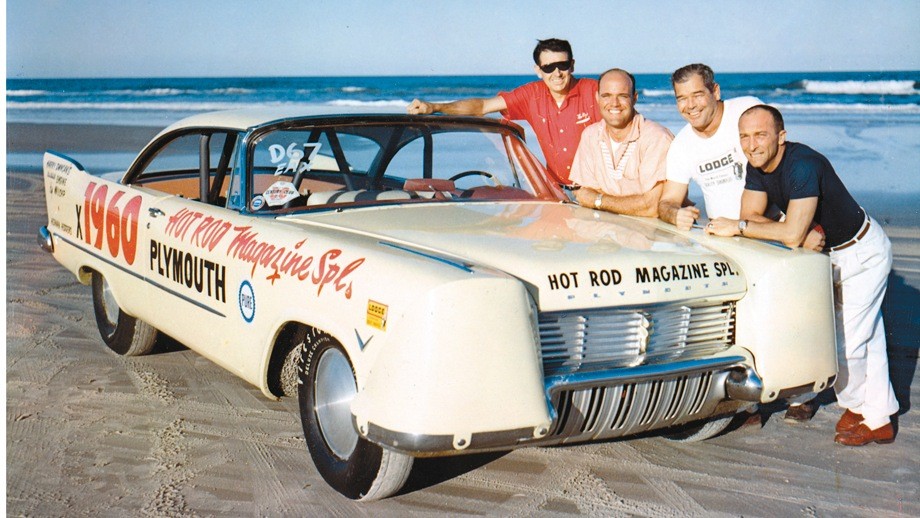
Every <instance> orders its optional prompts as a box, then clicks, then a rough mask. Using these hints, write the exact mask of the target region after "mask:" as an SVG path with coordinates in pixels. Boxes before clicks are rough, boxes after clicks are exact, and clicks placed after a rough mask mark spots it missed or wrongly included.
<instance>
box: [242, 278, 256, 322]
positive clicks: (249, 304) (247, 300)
mask: <svg viewBox="0 0 920 518" xmlns="http://www.w3.org/2000/svg"><path fill="white" fill-rule="evenodd" d="M237 300H238V302H239V305H240V314H242V315H243V320H245V321H246V322H247V323H249V322H252V319H254V318H255V317H256V293H255V291H253V289H252V284H249V281H243V284H240V294H239V296H238V297H237Z"/></svg>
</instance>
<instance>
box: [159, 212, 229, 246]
mask: <svg viewBox="0 0 920 518" xmlns="http://www.w3.org/2000/svg"><path fill="white" fill-rule="evenodd" d="M195 223H197V225H195V229H194V230H192V225H194V224H195ZM232 226H233V225H232V224H231V223H230V222H229V221H227V220H224V219H220V218H215V217H213V216H205V215H204V214H203V213H201V212H195V211H191V210H188V209H182V210H180V211H179V212H177V213H176V214H174V215H172V216H170V217H169V222H168V223H167V224H166V234H167V235H170V236H172V237H174V238H176V239H180V240H182V241H185V242H187V243H189V244H190V245H192V246H197V247H198V248H206V249H207V250H208V251H209V252H211V251H213V250H214V248H215V247H217V245H218V244H219V243H220V241H221V240H222V239H223V238H224V236H225V235H227V232H229V231H230V228H231V227H232ZM189 230H192V233H191V234H189Z"/></svg>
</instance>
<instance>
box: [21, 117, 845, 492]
mask: <svg viewBox="0 0 920 518" xmlns="http://www.w3.org/2000/svg"><path fill="white" fill-rule="evenodd" d="M110 176H111V175H102V176H93V175H90V174H88V173H87V172H86V171H84V169H83V168H82V167H81V166H80V164H79V163H77V162H76V161H74V160H72V159H70V158H67V157H65V156H63V155H60V154H56V153H53V152H48V153H47V154H45V156H44V177H45V186H46V189H45V190H46V198H47V205H48V225H47V227H42V228H41V229H40V232H39V243H40V244H41V246H42V247H43V248H44V249H45V250H47V251H49V252H51V253H52V254H53V255H54V257H55V259H56V260H57V261H58V262H60V263H61V264H62V265H64V267H66V268H67V269H68V270H70V271H71V272H73V273H74V274H75V275H76V277H77V278H78V279H79V280H80V281H81V282H82V283H84V284H91V285H92V294H93V303H94V307H95V315H96V319H97V322H98V327H99V330H100V332H101V334H102V338H103V340H104V341H105V343H106V344H107V345H108V346H109V347H110V348H111V349H112V350H114V351H115V352H117V353H119V354H124V355H139V354H144V353H147V352H149V351H150V350H151V348H152V347H153V346H154V344H155V341H156V337H157V334H158V331H162V332H164V333H166V334H168V335H170V336H172V337H173V338H175V339H177V340H179V341H180V342H182V343H183V344H185V345H187V346H188V347H189V348H190V349H192V350H194V351H197V352H198V353H200V354H202V355H203V356H205V357H207V358H209V359H210V360H212V361H214V362H216V363H217V364H219V365H221V366H223V367H225V368H226V369H227V370H229V371H230V372H232V373H234V374H236V375H237V376H239V377H241V378H242V379H244V380H246V381H248V382H249V383H252V384H253V385H255V386H257V387H259V388H260V389H261V390H262V392H263V393H264V394H265V395H266V396H267V397H270V398H278V397H281V396H295V395H296V396H297V397H298V398H299V403H300V413H301V420H302V423H303V429H304V435H305V437H306V441H307V445H308V447H309V450H310V453H311V455H312V457H313V460H314V463H315V465H316V468H317V470H318V471H319V472H320V474H321V475H322V476H323V477H324V479H325V480H326V481H327V482H328V483H329V484H330V485H331V486H332V487H334V488H335V489H336V490H338V491H339V492H341V493H342V494H344V495H346V496H348V497H350V498H354V499H365V500H372V499H377V498H382V497H385V496H388V495H391V494H393V493H395V492H396V491H398V490H399V489H400V488H401V487H402V485H403V484H404V482H405V480H406V478H407V476H408V474H409V472H410V470H411V467H412V461H413V458H415V457H423V456H445V455H456V454H463V453H469V452H481V451H487V450H508V449H512V448H518V447H522V446H535V445H540V446H545V445H553V444H560V443H573V442H580V441H591V440H601V439H608V438H613V437H620V436H625V435H630V434H636V433H639V432H645V431H648V430H655V429H662V433H663V434H664V435H667V436H670V437H672V438H676V439H682V440H698V439H702V438H706V437H710V436H712V435H715V434H717V433H719V432H720V431H722V430H723V429H724V428H725V427H726V425H727V424H728V422H729V421H730V420H731V418H732V416H733V415H734V414H736V413H737V412H739V411H742V410H745V409H747V408H749V407H750V406H752V405H754V404H756V403H766V402H770V401H774V400H777V399H778V398H786V397H789V396H793V395H797V394H802V393H806V392H817V391H821V390H823V389H825V388H827V387H829V386H830V385H831V384H833V382H834V379H835V376H836V373H837V362H836V351H835V346H834V316H833V305H832V291H831V280H830V275H831V271H830V265H829V261H828V258H827V257H826V256H824V255H821V254H817V253H812V252H807V251H802V250H790V249H788V248H785V247H782V246H778V245H771V244H767V243H762V242H757V241H753V240H748V239H744V238H718V237H710V236H707V235H705V234H704V233H703V232H702V231H701V230H698V229H693V230H691V231H689V232H681V231H677V230H676V229H675V228H674V227H672V226H670V225H667V224H664V223H662V222H660V221H658V220H653V219H644V218H630V217H623V216H617V215H612V214H608V213H604V212H599V211H594V210H590V209H586V208H582V207H579V206H578V205H576V204H574V203H571V202H569V201H568V199H567V198H566V196H565V195H564V194H563V193H562V192H561V191H560V190H559V189H558V187H556V186H555V185H553V184H550V183H548V182H547V181H546V180H545V172H544V168H543V166H542V165H541V164H540V163H539V162H538V161H537V160H536V159H535V158H534V157H533V156H532V155H531V154H530V152H529V151H528V149H527V147H526V146H525V143H524V141H523V132H522V130H521V128H520V127H518V126H516V125H514V124H513V123H508V122H505V121H501V120H498V119H482V118H463V117H446V116H445V117H439V116H427V117H419V116H401V115H377V116H312V117H309V116H297V115H296V114H292V113H291V112H290V111H281V110H243V111H233V112H219V113H209V114H203V115H199V116H194V117H190V118H188V119H185V120H183V121H180V122H178V123H176V124H173V125H172V126H170V127H168V128H166V129H165V130H164V131H163V132H161V133H160V134H159V135H158V136H157V137H155V138H154V139H153V141H152V142H151V143H150V144H149V145H147V147H146V148H144V149H143V151H141V153H140V155H139V156H138V157H137V159H136V160H135V161H134V163H133V164H132V165H131V167H130V168H129V169H128V171H127V172H126V173H124V174H123V175H121V174H119V175H118V177H117V178H115V177H111V178H110Z"/></svg>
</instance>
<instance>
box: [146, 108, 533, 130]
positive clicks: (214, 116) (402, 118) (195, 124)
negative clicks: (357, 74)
mask: <svg viewBox="0 0 920 518" xmlns="http://www.w3.org/2000/svg"><path fill="white" fill-rule="evenodd" d="M424 119H428V120H429V121H432V122H434V121H437V122H451V121H455V122H465V123H480V124H481V123H486V124H489V123H491V124H499V125H502V126H505V127H508V128H510V129H512V130H513V131H516V132H517V133H518V134H519V136H521V137H523V136H524V131H523V128H521V127H520V126H519V125H517V124H515V123H513V122H510V121H507V120H504V119H498V118H491V117H490V118H482V117H456V116H443V115H434V116H430V115H405V114H394V113H388V114H343V113H341V111H332V110H330V111H317V110H315V109H311V110H310V112H309V113H305V112H304V109H303V108H302V107H301V108H297V107H262V108H244V109H238V110H226V111H216V112H206V113H199V114H197V115H192V116H191V117H186V118H184V119H182V120H179V121H177V122H175V123H173V124H171V125H169V126H167V127H166V128H165V129H163V131H161V132H160V135H163V134H166V133H170V132H173V131H176V130H183V129H190V128H222V129H230V130H238V131H247V130H250V129H253V128H256V127H259V126H266V125H268V124H274V123H278V122H282V121H294V120H315V121H321V120H322V121H327V122H335V121H338V122H342V123H348V122H354V121H362V120H363V121H380V122H409V121H419V120H424Z"/></svg>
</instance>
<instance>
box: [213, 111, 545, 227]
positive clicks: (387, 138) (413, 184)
mask: <svg viewBox="0 0 920 518" xmlns="http://www.w3.org/2000/svg"><path fill="white" fill-rule="evenodd" d="M248 171H249V172H250V174H249V175H248V178H247V180H248V181H247V183H246V186H245V188H244V186H242V185H239V183H238V182H237V184H236V186H235V187H233V188H231V189H232V190H234V191H236V192H231V199H234V198H236V199H238V200H239V201H244V200H243V199H241V198H245V201H246V203H245V205H247V207H248V210H250V211H252V212H255V213H274V212H278V211H285V212H287V211H291V210H311V209H313V208H330V207H334V208H342V207H344V206H367V205H377V204H394V203H432V202H448V203H457V202H473V201H481V200H535V199H546V200H549V199H552V200H556V199H559V196H560V194H559V191H558V189H557V188H555V187H554V186H551V185H549V184H548V183H547V182H546V180H545V170H544V169H543V166H542V165H541V164H540V163H539V162H538V161H537V160H536V159H535V158H534V157H533V155H532V154H530V152H529V151H528V150H527V147H526V146H525V144H524V142H523V141H522V140H521V139H520V138H519V137H518V136H517V135H516V134H515V132H514V131H513V130H512V129H511V128H509V127H507V126H505V125H501V124H498V123H494V122H488V123H470V122H456V121H454V122H448V121H444V122H441V121H437V120H432V121H423V120H412V119H405V120H402V121H397V122H392V121H380V122H378V121H366V120H365V121H361V122H360V123H357V122H355V123H352V124H349V123H340V122H338V123H335V124H323V125H311V126H303V127H290V126H289V125H286V126H283V127H280V128H277V129H274V130H270V131H266V132H262V133H258V134H257V136H256V137H255V138H254V139H252V142H251V143H250V146H249V158H248ZM247 193H248V194H247ZM241 205H243V203H240V206H241Z"/></svg>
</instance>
